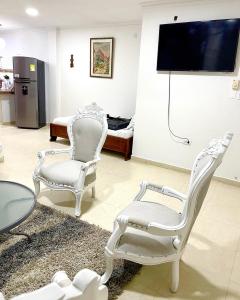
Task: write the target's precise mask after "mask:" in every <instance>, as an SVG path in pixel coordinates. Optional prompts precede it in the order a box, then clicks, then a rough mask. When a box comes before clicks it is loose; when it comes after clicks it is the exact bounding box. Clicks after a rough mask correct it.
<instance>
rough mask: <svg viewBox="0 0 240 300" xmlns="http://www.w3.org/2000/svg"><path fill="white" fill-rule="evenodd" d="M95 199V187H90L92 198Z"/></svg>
mask: <svg viewBox="0 0 240 300" xmlns="http://www.w3.org/2000/svg"><path fill="white" fill-rule="evenodd" d="M95 197H96V187H95V185H94V186H93V187H92V198H95Z"/></svg>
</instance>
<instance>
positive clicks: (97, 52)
mask: <svg viewBox="0 0 240 300" xmlns="http://www.w3.org/2000/svg"><path fill="white" fill-rule="evenodd" d="M113 42H114V39H113V38H90V77H99V78H112V76H113Z"/></svg>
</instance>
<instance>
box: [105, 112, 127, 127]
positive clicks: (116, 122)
mask: <svg viewBox="0 0 240 300" xmlns="http://www.w3.org/2000/svg"><path fill="white" fill-rule="evenodd" d="M130 121H131V119H125V118H120V117H117V118H114V117H111V116H110V115H109V114H107V122H108V129H111V130H119V129H123V128H126V127H127V126H128V125H129V123H130Z"/></svg>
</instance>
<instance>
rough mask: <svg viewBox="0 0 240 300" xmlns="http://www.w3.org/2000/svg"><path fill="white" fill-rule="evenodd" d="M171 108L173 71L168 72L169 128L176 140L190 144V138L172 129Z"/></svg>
mask: <svg viewBox="0 0 240 300" xmlns="http://www.w3.org/2000/svg"><path fill="white" fill-rule="evenodd" d="M170 108H171V71H170V72H169V74H168V130H169V132H170V134H171V136H172V137H173V139H174V141H175V142H177V143H181V144H184V145H190V144H191V142H190V140H189V138H187V137H181V136H179V135H176V134H175V133H174V132H173V130H172V129H171V124H170V115H171V109H170Z"/></svg>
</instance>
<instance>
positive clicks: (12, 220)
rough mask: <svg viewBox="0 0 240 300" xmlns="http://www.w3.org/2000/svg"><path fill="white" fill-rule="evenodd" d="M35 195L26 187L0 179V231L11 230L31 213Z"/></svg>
mask: <svg viewBox="0 0 240 300" xmlns="http://www.w3.org/2000/svg"><path fill="white" fill-rule="evenodd" d="M35 204H36V196H35V194H34V192H33V191H32V190H30V189H29V188H28V187H26V186H24V185H22V184H19V183H16V182H10V181H0V233H3V232H6V231H9V230H11V229H12V228H14V227H16V226H17V225H19V224H20V223H22V222H23V221H24V220H26V218H27V217H28V216H29V215H30V214H31V212H32V211H33V209H34V207H35Z"/></svg>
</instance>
